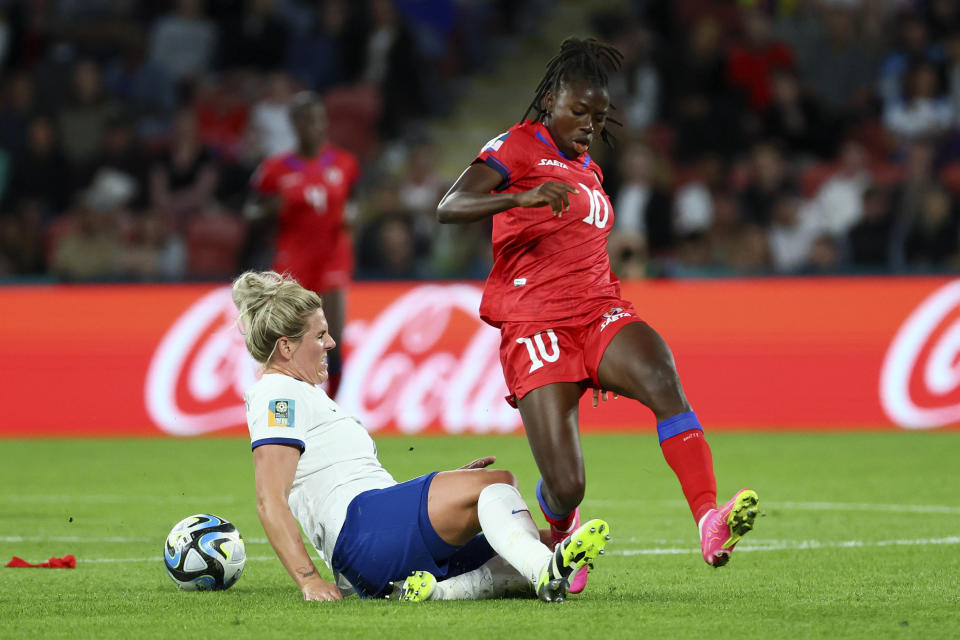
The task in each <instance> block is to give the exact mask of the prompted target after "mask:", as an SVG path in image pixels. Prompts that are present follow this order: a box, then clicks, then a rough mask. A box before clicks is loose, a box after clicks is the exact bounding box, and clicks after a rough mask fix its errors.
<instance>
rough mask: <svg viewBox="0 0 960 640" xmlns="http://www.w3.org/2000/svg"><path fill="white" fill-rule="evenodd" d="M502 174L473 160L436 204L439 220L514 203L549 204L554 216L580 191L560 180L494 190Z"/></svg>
mask: <svg viewBox="0 0 960 640" xmlns="http://www.w3.org/2000/svg"><path fill="white" fill-rule="evenodd" d="M502 182H503V176H502V175H501V174H499V173H498V172H497V171H495V170H494V169H492V168H491V167H490V166H488V165H486V164H484V163H482V162H476V163H474V164H472V165H470V166H469V167H467V170H466V171H464V172H463V173H462V174H460V177H459V178H457V181H456V182H454V183H453V186H452V187H450V190H449V191H447V193H446V195H444V196H443V199H441V200H440V204H439V205H437V220H438V221H439V222H441V223H451V222H474V221H476V220H482V219H483V218H486V217H487V216H492V215H494V214H496V213H500V212H501V211H506V210H507V209H513V208H514V207H524V208H530V207H550V210H551V212H552V213H553V214H554V215H556V216H561V215H563V212H564V211H566V210H567V208H569V206H570V198H569V195H568V194H570V193H580V192H579V191H578V190H577V189H576V187H573V186H572V185H569V184H566V183H563V182H544V183H543V184H540V185H537V186H536V187H535V188H533V189H530V190H529V191H521V192H518V193H493V190H494V189H496V188H497V187H498V186H499V185H500V184H501V183H502Z"/></svg>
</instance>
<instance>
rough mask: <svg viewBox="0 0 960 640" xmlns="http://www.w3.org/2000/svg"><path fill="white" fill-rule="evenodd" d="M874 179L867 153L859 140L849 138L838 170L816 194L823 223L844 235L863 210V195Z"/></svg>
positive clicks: (827, 227)
mask: <svg viewBox="0 0 960 640" xmlns="http://www.w3.org/2000/svg"><path fill="white" fill-rule="evenodd" d="M871 181H872V179H871V176H870V171H869V170H868V168H867V154H866V150H865V149H864V148H863V145H861V144H860V143H859V142H857V141H855V140H847V141H846V142H845V143H844V144H843V147H842V148H841V150H840V162H839V166H838V167H837V171H836V173H834V174H833V175H832V176H830V178H828V179H827V180H826V181H825V182H824V183H823V184H822V185H820V188H819V189H818V190H817V193H816V194H815V195H814V197H813V201H814V203H815V205H816V206H817V208H818V210H819V213H820V215H821V221H822V224H823V227H824V228H825V229H826V230H827V231H828V232H830V233H832V234H833V235H835V236H844V235H846V234H847V232H848V231H849V230H850V228H851V227H853V225H855V224H856V223H857V221H858V220H859V219H860V216H861V214H862V212H863V195H864V193H865V192H866V190H867V188H868V187H869V186H870V183H871Z"/></svg>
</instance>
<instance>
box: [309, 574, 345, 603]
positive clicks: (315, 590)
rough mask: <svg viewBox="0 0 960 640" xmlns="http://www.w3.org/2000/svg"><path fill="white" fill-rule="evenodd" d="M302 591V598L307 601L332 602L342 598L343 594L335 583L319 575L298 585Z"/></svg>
mask: <svg viewBox="0 0 960 640" xmlns="http://www.w3.org/2000/svg"><path fill="white" fill-rule="evenodd" d="M300 591H302V592H303V599H304V600H307V601H311V600H312V601H319V602H333V601H334V600H343V594H342V593H340V589H338V588H337V585H335V584H333V583H331V582H327V581H326V580H324V579H323V578H321V577H320V576H315V577H314V578H311V579H310V580H308V581H307V582H305V583H304V584H303V586H302V587H300Z"/></svg>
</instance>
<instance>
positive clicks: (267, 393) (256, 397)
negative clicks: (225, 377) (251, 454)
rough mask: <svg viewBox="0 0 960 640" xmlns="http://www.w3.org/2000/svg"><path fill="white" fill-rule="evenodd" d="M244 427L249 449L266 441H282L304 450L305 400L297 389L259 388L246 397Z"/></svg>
mask: <svg viewBox="0 0 960 640" xmlns="http://www.w3.org/2000/svg"><path fill="white" fill-rule="evenodd" d="M246 402H247V426H248V427H249V429H250V442H251V447H250V448H251V449H256V448H257V447H259V446H261V445H265V444H284V445H290V446H293V447H297V448H298V449H299V450H300V453H303V451H304V450H305V449H306V437H305V435H306V431H307V422H308V420H309V411H308V409H309V408H308V407H307V403H306V399H305V398H304V397H303V395H302V394H299V393H298V392H297V390H296V389H291V388H286V386H285V387H283V388H277V387H273V388H271V389H262V390H260V392H258V393H256V394H253V395H252V396H248V397H247V399H246Z"/></svg>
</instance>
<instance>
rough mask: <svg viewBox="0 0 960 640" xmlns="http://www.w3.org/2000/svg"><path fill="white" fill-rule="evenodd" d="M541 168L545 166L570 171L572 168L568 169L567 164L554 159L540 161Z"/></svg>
mask: <svg viewBox="0 0 960 640" xmlns="http://www.w3.org/2000/svg"><path fill="white" fill-rule="evenodd" d="M540 166H541V167H544V166H546V167H560V168H562V169H569V168H570V167H568V166H567V165H566V163H564V162H561V161H560V160H553V159H552V158H541V159H540Z"/></svg>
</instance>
